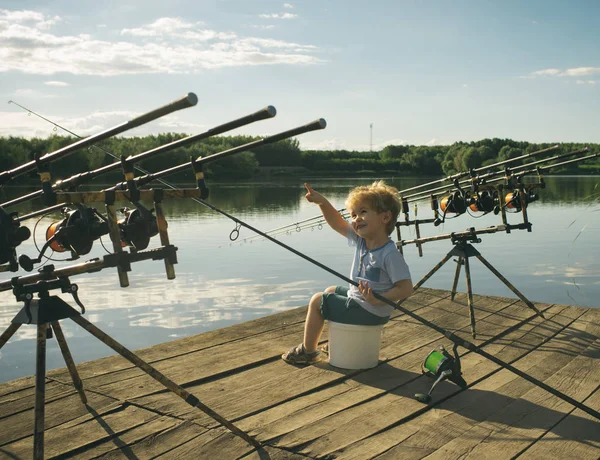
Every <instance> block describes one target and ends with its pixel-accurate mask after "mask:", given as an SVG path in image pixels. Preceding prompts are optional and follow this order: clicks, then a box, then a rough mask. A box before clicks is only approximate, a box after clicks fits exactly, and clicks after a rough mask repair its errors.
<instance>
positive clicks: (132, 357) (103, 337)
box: [71, 316, 262, 449]
mask: <svg viewBox="0 0 600 460" xmlns="http://www.w3.org/2000/svg"><path fill="white" fill-rule="evenodd" d="M71 319H72V320H73V321H75V322H76V323H77V324H79V325H80V326H81V327H82V328H84V329H85V330H86V331H88V332H89V333H90V334H92V335H93V336H94V337H96V338H97V339H98V340H100V341H101V342H103V343H104V344H106V345H108V346H109V347H110V348H112V349H113V350H115V351H116V352H117V353H118V354H120V355H121V356H122V357H123V358H125V359H127V360H128V361H130V362H131V363H132V364H133V365H135V366H136V367H138V368H139V369H141V370H143V371H144V372H145V373H146V374H148V375H149V376H150V377H152V378H153V379H155V380H157V381H158V382H159V383H161V384H162V385H163V386H165V387H166V388H168V389H169V390H171V391H172V392H173V393H175V394H176V395H177V396H179V397H180V398H181V399H183V400H184V401H185V402H186V403H188V404H189V405H191V406H194V407H197V408H198V409H200V410H201V411H202V412H204V413H205V414H206V415H208V416H209V417H212V418H213V419H214V420H216V421H217V422H219V423H220V424H221V425H223V426H224V427H226V428H228V429H229V430H230V431H231V432H232V433H233V434H235V435H237V436H239V437H240V438H242V439H243V440H244V441H246V442H247V443H249V444H250V445H252V446H254V447H256V448H258V449H260V448H262V446H261V444H260V443H259V442H258V441H257V440H256V439H254V438H253V437H251V436H250V435H248V434H247V433H245V432H244V431H242V430H240V429H239V428H238V427H237V426H235V425H234V424H233V423H231V422H230V421H229V420H227V419H226V418H224V417H222V416H221V415H219V414H218V413H216V412H215V411H213V410H212V409H211V408H210V407H208V406H206V405H204V404H203V403H202V402H200V400H199V399H198V398H197V397H196V396H194V395H193V394H191V393H189V392H188V391H186V390H185V389H184V388H182V387H181V386H179V385H177V384H176V383H175V382H173V381H172V380H170V379H169V378H168V377H166V376H165V375H163V374H161V373H160V372H159V371H158V370H156V369H155V368H153V367H152V366H151V365H150V364H148V363H147V362H145V361H144V360H142V359H141V358H140V357H139V356H137V355H136V354H134V353H132V352H131V351H129V350H128V349H127V348H125V347H124V346H123V345H121V344H120V343H119V342H117V341H116V340H114V339H113V338H112V337H110V336H109V335H107V334H105V333H104V332H102V331H101V330H100V329H98V328H97V327H96V326H94V325H93V324H92V323H90V322H89V321H88V320H86V319H85V318H83V317H82V316H74V317H71Z"/></svg>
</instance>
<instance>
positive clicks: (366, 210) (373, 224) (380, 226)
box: [349, 200, 392, 239]
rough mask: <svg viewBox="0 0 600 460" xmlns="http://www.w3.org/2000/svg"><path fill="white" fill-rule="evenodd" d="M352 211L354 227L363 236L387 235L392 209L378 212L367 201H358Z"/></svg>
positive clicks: (376, 236)
mask: <svg viewBox="0 0 600 460" xmlns="http://www.w3.org/2000/svg"><path fill="white" fill-rule="evenodd" d="M349 211H350V217H351V218H352V228H353V229H354V231H355V232H356V234H357V235H358V236H360V237H362V238H365V239H369V238H378V237H383V236H385V237H387V236H388V233H387V228H386V226H387V223H388V222H389V221H390V219H391V218H392V215H391V212H390V211H384V212H377V211H375V210H374V209H373V208H371V206H370V204H369V203H368V202H366V201H364V200H363V201H357V202H356V204H355V205H354V207H353V208H352V209H350V210H349Z"/></svg>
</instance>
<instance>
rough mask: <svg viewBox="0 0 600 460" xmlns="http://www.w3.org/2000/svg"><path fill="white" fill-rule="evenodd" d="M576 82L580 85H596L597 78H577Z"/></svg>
mask: <svg viewBox="0 0 600 460" xmlns="http://www.w3.org/2000/svg"><path fill="white" fill-rule="evenodd" d="M575 83H577V84H578V85H595V84H596V80H577V81H576V82H575Z"/></svg>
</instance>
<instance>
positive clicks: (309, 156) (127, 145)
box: [0, 133, 600, 183]
mask: <svg viewBox="0 0 600 460" xmlns="http://www.w3.org/2000/svg"><path fill="white" fill-rule="evenodd" d="M185 136H186V135H185V134H177V133H166V134H158V135H151V136H144V137H113V138H110V139H107V140H105V141H103V142H101V143H99V144H97V145H98V147H101V148H102V149H104V150H106V151H109V152H111V153H112V154H114V155H116V156H118V157H121V156H125V157H127V156H129V155H136V154H139V153H141V152H145V151H148V150H151V149H155V148H157V147H159V146H161V145H165V144H167V143H170V142H174V141H176V140H179V139H182V138H184V137H185ZM257 139H260V138H258V137H253V136H216V137H212V138H209V139H206V140H204V141H202V142H196V143H193V144H190V145H188V146H185V147H181V148H178V149H176V150H173V151H170V152H167V153H164V154H159V155H155V156H153V157H151V158H148V159H146V160H144V161H142V162H141V163H140V164H139V166H141V167H143V168H144V169H146V170H149V171H152V172H157V171H161V170H164V169H167V168H171V167H173V166H176V165H180V164H182V163H186V162H189V161H190V159H191V158H194V159H195V158H198V157H200V156H202V157H206V156H209V155H212V154H215V153H218V152H222V151H225V150H229V149H231V148H234V147H238V146H240V145H243V144H247V143H250V142H252V141H255V140H257ZM76 141H77V139H76V138H74V137H70V136H59V135H53V136H50V137H47V138H23V137H0V170H10V169H13V168H15V167H17V166H19V165H21V164H23V163H26V162H29V161H31V160H32V159H34V158H35V156H36V155H43V154H45V153H51V152H54V151H56V150H58V149H60V148H62V147H64V146H66V145H69V144H71V143H73V142H76ZM552 145H554V144H550V143H538V144H536V143H529V142H521V141H514V140H511V139H497V138H494V139H482V140H479V141H474V142H456V143H454V144H452V145H436V146H422V145H420V146H417V145H388V146H386V147H384V148H383V149H382V150H380V151H372V152H362V151H349V150H301V149H300V145H299V142H298V140H296V139H286V140H283V141H280V142H277V143H275V144H267V145H263V146H260V147H256V148H253V149H251V150H249V151H245V152H241V153H237V154H234V155H231V156H227V157H224V158H221V159H219V160H216V161H213V162H208V163H206V164H205V166H204V171H205V173H206V174H207V176H208V177H211V178H215V179H249V178H252V177H256V176H261V175H265V174H269V175H271V176H277V175H279V176H285V175H315V176H317V175H327V176H331V175H353V174H377V175H382V176H383V175H392V176H400V175H406V176H419V175H426V176H442V175H450V174H454V173H457V172H463V171H468V170H469V169H471V168H480V167H485V166H489V165H492V164H494V163H497V162H499V161H503V160H507V159H511V158H516V157H519V156H521V155H523V154H527V153H532V152H535V151H537V150H541V149H544V148H548V147H551V146H552ZM559 145H560V150H559V151H557V152H554V153H552V154H551V155H554V154H556V153H567V152H571V151H574V150H579V149H582V148H583V147H585V146H587V147H588V148H589V150H590V152H589V153H600V144H581V143H561V144H559ZM548 155H550V154H548ZM540 158H543V157H540ZM537 159H538V158H533V159H526V160H525V162H531V161H535V160H537ZM115 161H116V160H115V159H114V158H112V157H110V156H109V155H107V154H106V153H105V151H103V150H101V149H99V148H95V147H90V148H87V149H82V150H80V151H77V152H75V153H73V154H72V155H69V156H68V157H66V158H63V159H60V160H57V161H55V162H52V163H51V166H50V170H51V173H52V177H53V179H54V180H58V179H65V178H67V177H70V176H72V175H74V174H77V173H80V172H83V171H88V170H93V169H97V168H100V167H102V166H105V165H107V164H111V163H114V162H115ZM518 164H522V162H521V161H519V162H517V163H511V165H513V166H516V165H518ZM549 173H551V174H600V157H598V158H594V159H591V160H588V161H586V162H583V163H575V164H571V165H567V166H564V167H560V168H552V169H551V170H549ZM121 177H122V176H121V173H120V172H113V173H110V174H109V175H106V176H103V177H101V178H98V179H96V181H98V182H101V183H107V182H108V183H111V182H116V181H119V180H121ZM32 178H35V179H36V180H37V175H36V174H34V173H32V174H31V175H29V176H25V177H24V178H21V182H23V181H27V180H31V179H32ZM193 178H194V176H193V172H192V168H191V166H190V168H189V171H187V172H185V173H179V174H178V175H174V176H172V177H168V178H167V179H168V180H173V181H175V182H190V181H192V182H193V180H194V179H193Z"/></svg>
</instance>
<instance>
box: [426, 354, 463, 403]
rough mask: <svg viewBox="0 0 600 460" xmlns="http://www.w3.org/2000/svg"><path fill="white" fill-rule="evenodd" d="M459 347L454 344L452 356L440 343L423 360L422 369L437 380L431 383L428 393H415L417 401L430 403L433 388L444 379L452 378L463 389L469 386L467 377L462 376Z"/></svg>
mask: <svg viewBox="0 0 600 460" xmlns="http://www.w3.org/2000/svg"><path fill="white" fill-rule="evenodd" d="M457 348H458V345H456V344H454V347H453V349H452V351H453V353H454V356H451V355H450V353H448V352H447V351H446V349H445V348H444V346H443V345H440V347H439V349H436V350H432V351H431V352H430V353H429V354H428V355H427V357H426V358H425V361H423V365H422V366H421V370H422V372H423V374H424V375H426V376H428V377H431V378H433V379H435V382H433V385H431V388H430V389H429V392H428V393H427V394H424V393H416V394H415V399H416V400H417V401H420V402H422V403H428V402H429V401H431V393H432V392H433V389H434V388H435V386H436V385H437V384H438V383H440V382H441V381H442V380H450V381H451V382H453V383H455V384H456V385H458V386H459V387H461V388H462V389H463V390H464V389H465V388H467V382H465V379H463V378H462V372H461V369H460V357H459V356H458V350H457Z"/></svg>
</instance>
